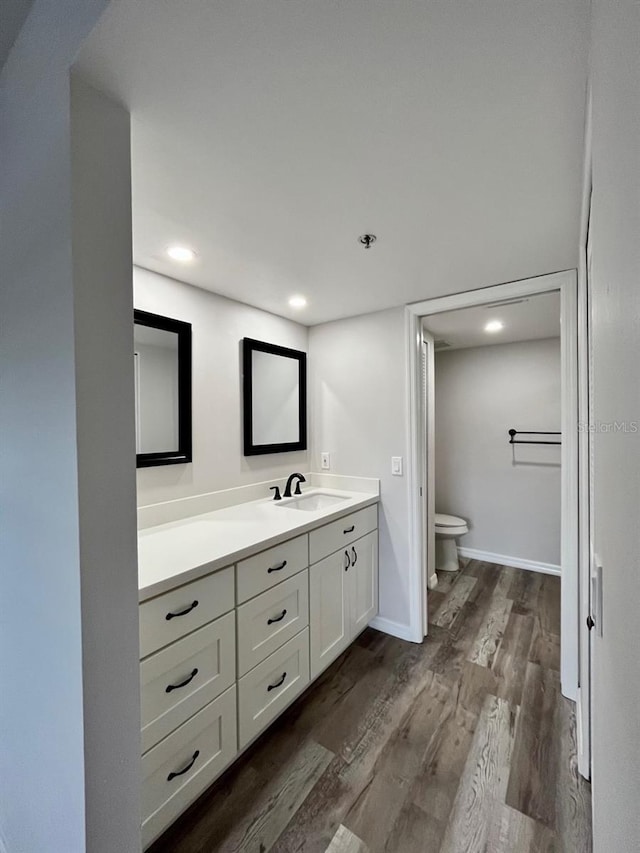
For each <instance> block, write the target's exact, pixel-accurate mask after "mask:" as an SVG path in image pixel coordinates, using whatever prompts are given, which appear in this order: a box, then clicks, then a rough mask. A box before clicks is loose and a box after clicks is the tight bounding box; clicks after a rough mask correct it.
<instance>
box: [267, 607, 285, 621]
mask: <svg viewBox="0 0 640 853" xmlns="http://www.w3.org/2000/svg"><path fill="white" fill-rule="evenodd" d="M286 615H287V610H286V608H285V609H284V610H283V611H282V613H281V614H280V615H279V616H276V618H275V619H267V625H273V623H274V622H282V620H283V619H284V617H285V616H286Z"/></svg>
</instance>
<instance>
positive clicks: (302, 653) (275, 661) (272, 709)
mask: <svg viewBox="0 0 640 853" xmlns="http://www.w3.org/2000/svg"><path fill="white" fill-rule="evenodd" d="M308 683H309V629H308V628H305V629H304V631H301V632H300V633H299V634H298V635H297V636H295V637H294V638H293V639H292V640H289V642H288V643H285V645H284V646H282V648H280V649H278V651H277V652H274V653H273V654H272V655H269V657H268V658H267V659H266V660H264V661H262V663H259V664H258V666H256V667H254V669H252V670H251V672H249V673H247V675H245V676H244V677H243V678H241V679H240V681H239V682H238V725H239V732H238V735H239V743H240V748H241V749H242V748H243V747H244V746H246V745H247V744H248V743H249V741H251V740H253V738H254V737H255V736H256V735H257V734H258V733H259V732H261V731H262V730H263V729H264V728H265V727H266V726H268V725H269V723H270V722H271V721H272V720H273V719H274V718H275V717H277V716H278V714H280V712H281V711H283V710H284V709H285V708H286V707H287V705H288V704H289V703H290V702H291V701H293V699H295V697H296V696H298V695H299V694H300V693H301V692H302V691H303V690H304V688H305V687H306V686H307V684H308Z"/></svg>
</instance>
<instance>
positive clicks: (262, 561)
mask: <svg viewBox="0 0 640 853" xmlns="http://www.w3.org/2000/svg"><path fill="white" fill-rule="evenodd" d="M377 525H378V513H377V506H376V505H375V504H373V505H369V506H366V507H365V508H364V509H360V510H356V511H354V512H351V513H349V514H348V515H344V516H342V517H340V518H338V519H336V520H333V521H330V522H328V523H324V524H323V523H322V521H318V523H317V526H315V527H313V526H312V525H307V526H306V528H305V532H304V533H303V534H302V535H298V536H294V537H292V538H290V539H285V540H284V541H282V542H280V543H279V544H276V545H273V546H271V547H269V548H265V549H263V550H261V551H260V550H258V551H257V552H256V553H251V555H250V556H248V557H246V558H244V559H240V560H238V561H237V563H236V564H235V565H230V566H227V567H224V568H221V569H217V570H216V571H210V572H209V573H208V574H204V575H203V576H201V577H197V578H196V579H195V580H192V581H191V582H189V583H182V584H177V585H176V586H175V587H174V588H171V589H168V591H163V592H162V594H159V595H155V596H153V597H150V598H148V599H147V600H145V601H143V602H142V603H141V604H140V657H141V662H140V688H141V710H142V719H141V727H142V751H143V755H142V809H143V814H142V841H143V845H144V847H145V848H146V847H148V846H149V845H150V844H151V843H152V842H153V841H154V840H155V839H156V838H157V837H158V836H159V835H160V834H161V833H162V832H164V830H165V829H167V827H168V826H169V825H170V824H171V823H172V822H173V821H174V820H175V819H176V818H177V817H178V815H179V814H181V813H182V812H183V811H184V810H185V809H186V808H187V807H188V806H189V805H190V804H191V803H193V802H194V800H196V799H197V798H198V796H200V794H201V793H202V792H203V791H204V790H205V789H206V788H207V787H209V785H211V783H212V782H213V781H214V780H215V779H216V778H217V777H218V776H219V775H220V774H221V773H222V772H223V771H224V770H225V769H226V768H227V767H228V766H229V764H230V763H231V762H232V761H233V760H234V759H235V758H236V757H237V755H238V753H239V752H242V751H243V750H244V749H246V747H247V746H248V745H249V744H250V743H252V742H253V741H254V740H255V739H256V737H258V735H259V734H260V733H261V732H262V731H263V730H264V729H265V728H267V726H268V725H269V724H270V723H271V722H272V721H273V720H274V719H276V717H278V716H279V715H280V714H281V713H282V712H283V711H284V710H285V708H287V707H288V706H289V705H290V704H291V703H292V702H293V701H294V699H296V697H298V696H299V695H300V694H301V693H302V692H303V691H304V690H305V688H306V687H307V686H308V684H309V683H310V681H312V680H313V679H314V678H315V677H316V676H317V675H319V674H320V673H321V672H322V670H324V669H325V668H326V667H327V666H328V665H329V664H330V663H331V662H332V661H333V660H335V658H336V657H338V655H339V654H340V652H342V651H344V649H345V648H346V647H347V646H348V645H349V643H351V642H352V640H353V639H354V638H355V637H356V635H357V634H359V633H360V632H361V631H362V630H363V629H364V628H365V627H366V626H367V625H368V624H369V622H370V621H371V620H372V619H373V617H374V616H375V615H376V613H377V611H378V533H377ZM185 535H188V529H187V533H186V534H185ZM245 553H246V552H245ZM229 556H230V557H231V556H232V555H229ZM225 559H226V558H225ZM165 589H166V587H165Z"/></svg>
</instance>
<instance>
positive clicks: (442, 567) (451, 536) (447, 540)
mask: <svg viewBox="0 0 640 853" xmlns="http://www.w3.org/2000/svg"><path fill="white" fill-rule="evenodd" d="M468 532H469V528H468V526H467V522H466V521H465V520H464V518H458V516H457V515H445V514H444V513H441V512H437V513H436V569H437V570H438V571H439V572H457V571H458V569H459V568H460V564H459V563H458V545H457V542H456V539H457V538H458V536H464V534H465V533H468Z"/></svg>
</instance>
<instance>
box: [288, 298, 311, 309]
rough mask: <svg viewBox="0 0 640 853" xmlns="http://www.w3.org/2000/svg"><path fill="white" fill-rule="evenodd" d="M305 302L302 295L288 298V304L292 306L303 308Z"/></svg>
mask: <svg viewBox="0 0 640 853" xmlns="http://www.w3.org/2000/svg"><path fill="white" fill-rule="evenodd" d="M306 304H307V300H306V299H305V298H304V296H292V297H291V299H290V300H289V305H291V307H292V308H304V307H305V305H306Z"/></svg>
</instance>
